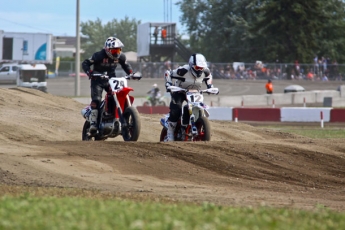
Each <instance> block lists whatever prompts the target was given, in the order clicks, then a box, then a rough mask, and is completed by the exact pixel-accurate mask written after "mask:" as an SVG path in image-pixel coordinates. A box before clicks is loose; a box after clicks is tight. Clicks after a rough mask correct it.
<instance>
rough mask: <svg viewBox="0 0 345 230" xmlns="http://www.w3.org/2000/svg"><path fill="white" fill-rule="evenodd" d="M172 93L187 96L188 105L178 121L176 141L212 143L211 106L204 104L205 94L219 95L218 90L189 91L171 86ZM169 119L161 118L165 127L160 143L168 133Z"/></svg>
mask: <svg viewBox="0 0 345 230" xmlns="http://www.w3.org/2000/svg"><path fill="white" fill-rule="evenodd" d="M168 89H169V90H170V92H171V93H173V92H181V93H185V95H186V103H185V105H183V106H182V111H181V112H182V116H181V118H180V119H179V120H178V122H177V124H176V128H175V133H174V137H175V141H210V140H211V126H210V123H209V121H208V117H209V115H210V114H209V112H208V111H207V109H208V108H209V106H207V105H206V104H204V96H203V94H204V93H207V94H218V92H219V90H218V88H209V89H205V90H188V89H183V88H180V87H177V86H169V87H168ZM168 118H169V114H166V115H165V117H164V118H161V120H160V124H161V125H162V126H163V128H162V131H161V135H160V141H164V139H165V137H166V136H167V131H168V123H167V122H168Z"/></svg>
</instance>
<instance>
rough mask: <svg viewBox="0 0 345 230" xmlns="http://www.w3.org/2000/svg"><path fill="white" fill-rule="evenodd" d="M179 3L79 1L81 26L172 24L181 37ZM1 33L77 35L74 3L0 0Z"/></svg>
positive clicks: (162, 0) (164, 0)
mask: <svg viewBox="0 0 345 230" xmlns="http://www.w3.org/2000/svg"><path fill="white" fill-rule="evenodd" d="M176 2H178V0H122V1H118V0H96V1H92V0H80V22H87V21H89V20H91V21H95V20H96V19H97V18H99V19H101V20H102V22H103V23H107V22H109V21H111V20H112V19H114V18H116V19H117V20H122V19H124V18H125V17H126V16H127V17H129V19H136V20H141V22H142V23H145V22H175V23H176V24H177V29H178V31H179V32H180V33H182V30H183V28H182V26H181V24H180V22H179V21H180V19H179V18H180V16H181V13H180V11H179V7H178V6H176V5H175V3H176ZM0 5H1V7H0V30H4V31H5V32H30V33H35V32H39V33H51V34H53V35H54V36H75V35H76V5H77V0H75V1H74V0H58V1H55V0H17V1H9V0H0Z"/></svg>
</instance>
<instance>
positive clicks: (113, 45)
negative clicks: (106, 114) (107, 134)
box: [82, 37, 133, 132]
mask: <svg viewBox="0 0 345 230" xmlns="http://www.w3.org/2000/svg"><path fill="white" fill-rule="evenodd" d="M122 47H124V45H123V43H122V42H121V41H120V39H118V38H115V37H109V38H108V39H107V40H106V41H105V43H104V48H103V49H102V50H101V51H99V52H96V53H94V54H93V55H92V57H91V58H89V59H85V60H84V61H83V63H82V67H83V70H84V72H85V73H86V74H87V75H88V76H89V79H91V99H92V101H91V104H90V105H91V109H92V110H91V114H90V132H96V131H97V129H98V125H97V123H98V110H99V106H100V104H101V101H102V92H103V89H104V90H105V91H108V89H109V83H108V79H104V78H97V77H93V76H92V72H93V71H95V72H99V73H105V72H106V74H107V75H108V76H109V77H116V74H115V69H116V67H117V64H120V65H121V67H122V69H123V70H124V71H125V72H126V74H131V73H132V72H133V69H132V67H131V65H130V64H129V63H127V61H126V55H125V54H124V53H122V52H121V51H122ZM92 65H93V70H91V66H92Z"/></svg>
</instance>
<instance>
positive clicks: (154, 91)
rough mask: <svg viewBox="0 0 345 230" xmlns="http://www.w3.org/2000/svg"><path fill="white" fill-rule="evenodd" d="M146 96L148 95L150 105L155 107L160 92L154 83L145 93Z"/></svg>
mask: <svg viewBox="0 0 345 230" xmlns="http://www.w3.org/2000/svg"><path fill="white" fill-rule="evenodd" d="M147 94H150V98H149V100H150V102H151V105H153V106H155V105H156V100H157V99H158V98H159V97H160V90H159V88H158V86H157V84H156V83H154V84H153V85H152V88H151V89H150V90H149V91H148V92H147Z"/></svg>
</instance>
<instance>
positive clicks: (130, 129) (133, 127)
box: [122, 107, 141, 141]
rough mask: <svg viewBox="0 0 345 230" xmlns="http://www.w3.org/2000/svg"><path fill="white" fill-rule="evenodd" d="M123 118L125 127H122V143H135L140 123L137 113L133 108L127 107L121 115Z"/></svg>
mask: <svg viewBox="0 0 345 230" xmlns="http://www.w3.org/2000/svg"><path fill="white" fill-rule="evenodd" d="M123 118H124V120H125V121H126V123H127V127H122V128H123V129H122V137H123V140H124V141H137V140H138V139H139V135H140V129H141V121H140V116H139V112H138V110H137V109H136V108H135V107H127V108H126V109H125V112H124V113H123Z"/></svg>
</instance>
